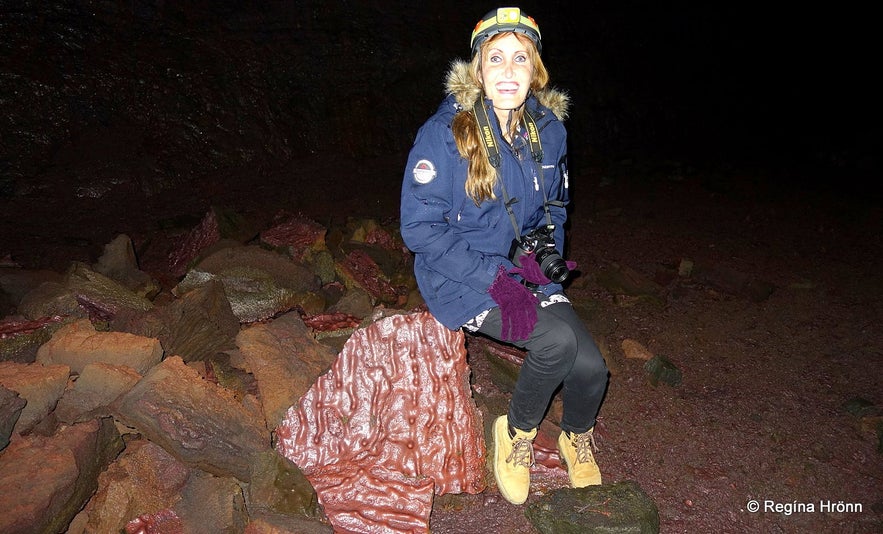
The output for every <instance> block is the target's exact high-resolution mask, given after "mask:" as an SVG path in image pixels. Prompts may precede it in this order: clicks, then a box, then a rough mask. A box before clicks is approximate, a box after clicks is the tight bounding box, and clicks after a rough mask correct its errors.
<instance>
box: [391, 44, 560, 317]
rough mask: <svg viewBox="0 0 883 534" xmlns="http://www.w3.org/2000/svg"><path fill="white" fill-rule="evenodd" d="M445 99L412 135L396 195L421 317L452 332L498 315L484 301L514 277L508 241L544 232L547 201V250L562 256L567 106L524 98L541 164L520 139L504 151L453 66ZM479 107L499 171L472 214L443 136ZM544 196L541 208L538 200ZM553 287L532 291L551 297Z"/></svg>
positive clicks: (464, 71)
mask: <svg viewBox="0 0 883 534" xmlns="http://www.w3.org/2000/svg"><path fill="white" fill-rule="evenodd" d="M447 89H448V96H447V98H445V100H444V101H443V102H442V103H441V105H440V106H439V108H438V110H437V111H436V113H435V114H434V115H433V116H432V117H430V118H429V120H427V121H426V123H424V125H423V126H422V127H421V128H420V130H419V131H418V133H417V136H416V139H415V141H414V145H413V147H412V148H411V152H410V154H409V156H408V162H407V166H406V167H405V176H404V180H403V183H402V195H401V233H402V238H403V239H404V242H405V245H406V246H407V247H408V248H409V249H410V250H411V251H412V252H413V253H414V272H415V275H416V279H417V283H418V286H419V287H420V293H421V294H422V296H423V299H424V300H425V301H426V304H427V306H428V308H429V311H430V312H431V313H432V314H433V316H435V318H436V319H438V320H439V322H441V323H442V324H444V325H445V326H446V327H448V328H450V329H451V330H456V329H458V328H460V327H461V326H462V325H463V324H465V323H466V322H468V321H469V320H470V319H472V318H473V317H475V316H476V315H478V314H480V313H481V312H483V311H485V310H488V309H491V308H493V307H496V306H497V304H496V303H495V302H494V301H493V299H492V298H491V297H490V295H489V294H488V287H490V285H491V283H492V282H493V281H494V278H495V277H496V275H497V272H498V270H499V267H500V266H501V265H502V266H504V267H505V268H506V269H507V270H508V269H511V268H512V267H513V264H512V262H511V261H510V260H509V258H508V253H509V249H510V247H511V244H512V240H513V239H514V238H516V237H519V236H520V235H524V234H526V233H528V232H530V231H532V230H534V229H535V228H537V227H539V226H543V225H545V224H546V223H547V220H546V212H545V211H544V209H543V203H544V200H545V199H548V200H550V201H557V205H550V206H549V213H550V216H551V220H552V223H553V224H554V225H555V233H554V236H555V243H556V245H557V249H558V251H559V252H560V253H562V254H563V253H564V250H563V246H564V222H565V220H566V219H567V212H566V205H567V203H568V202H569V200H570V198H569V183H568V176H567V134H566V131H565V128H564V125H563V123H562V122H561V120H563V118H564V117H566V113H567V104H568V100H567V96H566V95H564V94H563V93H560V92H558V91H556V90H554V89H545V90H543V91H541V92H539V93H537V94H531V95H530V96H529V97H528V99H527V102H526V104H525V105H526V106H527V110H528V111H529V112H530V113H531V115H532V116H533V118H534V120H535V121H536V124H537V129H538V130H539V132H540V140H541V143H542V148H543V159H542V163H541V164H538V163H537V162H535V161H534V160H533V158H532V157H531V154H530V147H529V145H528V143H527V141H526V139H525V138H524V132H523V131H522V132H520V133H519V135H518V136H516V138H515V139H514V141H513V143H512V145H509V144H508V143H506V142H503V141H502V139H501V135H500V126H499V124H498V123H497V118H496V114H495V113H494V112H493V109H492V108H491V107H490V101H489V100H487V99H485V98H484V97H483V96H482V93H481V89H480V88H478V87H475V84H474V83H473V82H471V80H470V78H469V76H468V64H466V63H465V62H459V61H458V62H454V63H453V64H452V67H451V71H450V73H449V74H448V81H447ZM478 98H481V99H482V101H483V102H484V104H485V106H487V107H488V116H489V118H490V121H491V127H492V129H493V130H494V132H495V134H496V136H497V145H498V146H499V147H500V152H501V155H502V164H501V166H500V167H499V169H498V183H497V186H496V187H495V190H494V192H495V194H496V199H495V200H485V201H483V202H482V203H481V204H480V205H478V206H477V205H476V204H475V202H474V201H473V200H472V198H470V197H469V195H467V193H466V179H467V171H468V162H467V161H466V160H465V159H464V158H462V157H461V156H460V153H459V152H458V151H457V146H456V143H455V141H454V136H453V133H452V131H451V121H452V120H453V118H454V115H455V114H456V113H458V112H460V111H461V110H463V109H471V108H472V106H473V104H474V102H475V100H476V99H478ZM499 180H502V181H503V183H504V184H505V187H506V192H507V193H508V197H509V198H510V199H517V201H516V202H514V203H512V204H511V206H512V209H513V211H514V214H515V220H516V224H517V225H518V230H519V236H516V235H515V230H514V228H513V226H512V222H511V220H510V217H509V214H508V213H507V212H506V208H505V205H504V201H503V193H502V190H501V188H500V184H499ZM543 189H545V198H544V195H543ZM561 290H562V287H561V285H559V284H555V283H552V284H548V285H545V286H541V287H540V288H539V289H538V291H542V292H543V293H545V294H549V295H551V294H553V293H556V292H560V291H561Z"/></svg>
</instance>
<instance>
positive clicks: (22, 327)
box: [0, 315, 63, 339]
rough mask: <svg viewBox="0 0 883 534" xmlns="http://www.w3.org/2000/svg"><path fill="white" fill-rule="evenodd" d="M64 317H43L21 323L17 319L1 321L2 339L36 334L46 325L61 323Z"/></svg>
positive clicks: (0, 336) (0, 331)
mask: <svg viewBox="0 0 883 534" xmlns="http://www.w3.org/2000/svg"><path fill="white" fill-rule="evenodd" d="M62 320H63V317H61V316H59V315H54V316H52V317H41V318H40V319H35V320H33V321H19V320H15V319H4V320H2V321H0V339H6V338H9V337H15V336H19V335H24V334H30V333H31V332H35V331H37V330H39V329H41V328H43V327H44V326H46V325H49V324H53V323H60V322H61V321H62Z"/></svg>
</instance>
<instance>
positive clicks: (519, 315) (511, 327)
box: [487, 262, 540, 341]
mask: <svg viewBox="0 0 883 534" xmlns="http://www.w3.org/2000/svg"><path fill="white" fill-rule="evenodd" d="M534 264H536V262H534ZM487 292H488V294H489V295H490V296H491V298H492V299H494V302H496V303H497V306H499V307H500V319H501V321H502V323H503V326H502V328H501V332H500V339H502V340H503V341H518V340H523V339H527V338H528V337H530V333H531V332H533V328H534V326H536V324H537V308H536V306H537V304H539V302H540V301H539V299H537V297H536V295H534V294H533V293H531V292H530V290H528V289H527V288H526V287H524V286H523V285H522V284H520V283H519V282H518V281H516V280H515V279H514V278H512V277H511V276H509V274H508V273H507V272H506V268H505V267H503V266H502V265H501V266H500V269H499V270H498V271H497V277H496V278H495V279H494V282H493V283H492V284H491V286H490V287H489V288H488V290H487Z"/></svg>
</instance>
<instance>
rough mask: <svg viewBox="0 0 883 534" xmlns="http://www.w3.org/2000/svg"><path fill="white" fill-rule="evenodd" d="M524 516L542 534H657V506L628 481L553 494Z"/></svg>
mask: <svg viewBox="0 0 883 534" xmlns="http://www.w3.org/2000/svg"><path fill="white" fill-rule="evenodd" d="M524 513H525V515H526V516H527V518H528V519H529V520H530V522H531V523H532V524H533V526H534V527H535V528H536V529H537V530H538V531H539V532H541V533H543V534H588V533H617V534H621V533H642V534H644V533H647V534H651V533H657V532H659V510H658V509H657V508H656V504H655V503H654V502H653V501H652V500H651V499H650V497H649V496H648V495H647V494H646V493H644V490H642V489H641V487H640V486H639V485H638V484H637V483H636V482H634V481H631V480H628V481H624V482H617V483H615V484H604V485H601V486H589V487H587V488H578V489H572V488H564V489H560V490H556V491H553V492H552V493H550V494H549V495H545V496H543V497H540V498H539V499H537V500H536V501H535V502H533V503H532V504H530V505H529V506H528V507H527V508H526V509H525V511H524Z"/></svg>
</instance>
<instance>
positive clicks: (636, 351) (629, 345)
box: [622, 339, 653, 361]
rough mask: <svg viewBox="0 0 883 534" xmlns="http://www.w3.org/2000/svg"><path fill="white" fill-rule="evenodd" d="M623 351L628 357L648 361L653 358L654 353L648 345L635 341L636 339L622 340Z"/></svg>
mask: <svg viewBox="0 0 883 534" xmlns="http://www.w3.org/2000/svg"><path fill="white" fill-rule="evenodd" d="M622 352H623V354H625V357H626V358H630V359H633V360H644V361H647V360H650V359H652V358H653V353H652V352H650V350H649V349H647V347H645V346H644V345H642V344H641V343H639V342H637V341H635V340H634V339H623V340H622Z"/></svg>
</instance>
